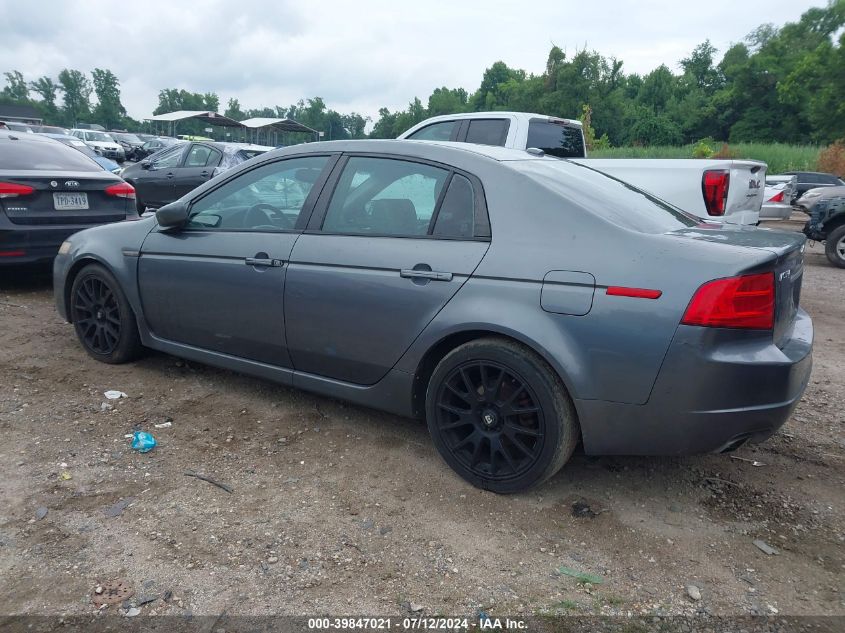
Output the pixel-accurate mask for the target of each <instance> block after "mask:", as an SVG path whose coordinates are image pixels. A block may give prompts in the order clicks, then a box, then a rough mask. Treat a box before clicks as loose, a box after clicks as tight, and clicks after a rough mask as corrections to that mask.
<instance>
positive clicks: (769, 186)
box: [760, 176, 798, 220]
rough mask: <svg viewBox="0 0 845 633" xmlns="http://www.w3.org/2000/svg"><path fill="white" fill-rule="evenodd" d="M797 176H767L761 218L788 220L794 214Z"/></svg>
mask: <svg viewBox="0 0 845 633" xmlns="http://www.w3.org/2000/svg"><path fill="white" fill-rule="evenodd" d="M797 183H798V177H797V176H766V190H765V194H764V195H763V206H762V208H761V209H760V219H761V220H788V219H789V216H790V215H792V203H793V200H794V199H795V198H794V196H795V186H796V184H797Z"/></svg>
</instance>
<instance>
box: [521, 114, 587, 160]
mask: <svg viewBox="0 0 845 633" xmlns="http://www.w3.org/2000/svg"><path fill="white" fill-rule="evenodd" d="M526 147H536V148H538V149H541V150H543V151H544V152H545V153H546V154H550V155H551V156H557V157H558V158H584V156H586V154H585V153H584V135H583V133H582V132H581V128H580V127H577V126H574V125H566V124H564V123H563V122H562V121H549V120H548V119H531V121H530V122H529V123H528V142H527V143H526Z"/></svg>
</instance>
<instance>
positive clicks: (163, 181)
mask: <svg viewBox="0 0 845 633" xmlns="http://www.w3.org/2000/svg"><path fill="white" fill-rule="evenodd" d="M184 154H185V147H184V146H182V145H176V146H174V147H171V148H170V149H169V150H167V151H163V152H161V153H159V154H157V155H156V156H155V157H153V158H151V159H150V163H149V166H148V167H147V168H146V169H141V170H140V171H139V172H138V173H137V174H136V175H135V177H134V178H133V181H132V182H133V185H134V186H135V190H136V195H137V196H138V198H139V199H140V200H141V201H142V202H143V204H145V205H147V206H152V207H160V206H162V205H164V204H167V203H168V202H171V201H173V200H175V199H176V198H175V197H174V195H173V193H174V189H173V178H174V176H175V175H176V169H177V168H178V167H179V165H180V164H181V162H182V157H183V155H184Z"/></svg>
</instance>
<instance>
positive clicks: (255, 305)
mask: <svg viewBox="0 0 845 633" xmlns="http://www.w3.org/2000/svg"><path fill="white" fill-rule="evenodd" d="M333 160H335V159H334V158H333V157H331V156H328V155H325V156H306V157H295V158H288V159H283V160H278V161H274V162H272V163H264V164H262V165H260V166H256V167H254V168H252V169H250V170H247V171H243V172H239V173H238V174H237V175H236V176H235V177H234V178H231V179H228V180H226V181H225V182H223V183H222V184H221V185H220V186H219V187H216V188H214V189H211V190H209V191H207V192H204V193H203V194H202V195H201V196H200V197H198V198H197V199H196V200H192V201H190V202H189V204H190V214H189V221H188V223H187V224H186V225H185V226H184V227H182V228H180V229H177V230H172V229H171V230H167V229H161V228H159V229H155V230H153V231H152V232H151V233H150V235H149V236H148V237H147V239H146V240H145V241H144V244H143V247H142V249H141V253H140V255H139V258H140V260H139V264H138V286H139V290H140V295H141V301H142V303H143V310H144V316H145V318H146V320H147V323H148V325H149V327H150V330H151V331H152V333H153V335H154V336H156V337H158V338H160V339H163V340H166V341H171V342H175V343H180V344H183V345H190V346H193V347H197V348H201V349H203V350H209V351H213V352H220V353H224V354H228V355H231V356H236V357H239V358H244V359H248V360H253V361H259V362H262V363H267V364H270V365H274V366H278V367H289V366H290V359H289V356H288V352H287V347H286V344H285V312H284V285H285V273H286V270H287V261H288V257H289V255H290V252H291V248H292V247H293V244H294V242H295V241H296V239H297V237H299V235H300V233H301V231H302V229H303V228H304V226H305V223H307V221H308V216H309V214H310V211H311V209H312V208H313V201H314V200H315V199H316V197H317V195H318V193H319V192H320V189H321V188H322V185H323V183H324V181H325V175H326V174H327V173H328V171H329V164H330V162H332V161H333Z"/></svg>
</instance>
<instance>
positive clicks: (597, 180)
mask: <svg viewBox="0 0 845 633" xmlns="http://www.w3.org/2000/svg"><path fill="white" fill-rule="evenodd" d="M508 164H509V165H511V166H513V167H514V168H515V169H517V170H518V171H520V172H522V173H524V174H526V175H527V176H529V177H531V178H533V179H534V180H536V181H538V182H539V183H541V184H543V185H545V186H546V187H548V188H549V189H551V190H552V191H554V192H555V193H558V194H560V195H561V197H563V198H565V199H566V200H571V201H573V202H574V203H576V204H578V205H579V206H582V207H584V208H586V209H589V210H590V211H591V212H593V213H595V214H596V215H598V216H600V217H603V218H605V219H606V220H608V221H610V222H612V223H614V224H616V225H618V226H622V227H624V228H628V229H631V230H634V231H639V232H641V233H665V232H667V231H673V230H676V229H680V228H684V227H690V226H697V225H698V224H699V223H700V222H701V220H699V219H698V218H696V217H695V216H692V215H690V214H688V213H686V212H685V211H682V210H681V209H678V208H677V207H674V206H672V205H671V204H669V203H668V202H664V201H663V200H660V199H659V198H656V197H654V196H653V195H651V194H649V193H646V192H645V191H642V190H640V189H637V188H636V187H634V186H633V185H630V184H628V183H626V182H623V181H621V180H619V179H617V178H614V177H612V176H608V175H606V174H603V173H601V172H599V171H597V170H595V169H593V168H591V167H586V166H584V165H580V164H578V163H574V162H572V161H568V160H555V159H546V160H518V161H510V162H508Z"/></svg>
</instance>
